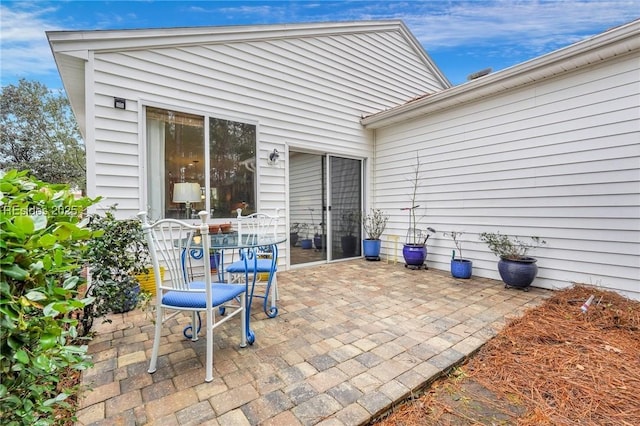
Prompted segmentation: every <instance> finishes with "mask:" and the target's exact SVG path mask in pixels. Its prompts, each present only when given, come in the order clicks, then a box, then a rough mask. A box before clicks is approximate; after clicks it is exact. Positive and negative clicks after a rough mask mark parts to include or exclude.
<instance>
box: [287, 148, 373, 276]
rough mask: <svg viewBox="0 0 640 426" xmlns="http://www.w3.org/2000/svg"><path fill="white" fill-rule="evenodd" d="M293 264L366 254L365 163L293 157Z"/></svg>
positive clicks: (304, 155)
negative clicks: (362, 221)
mask: <svg viewBox="0 0 640 426" xmlns="http://www.w3.org/2000/svg"><path fill="white" fill-rule="evenodd" d="M289 182H290V183H289V194H290V195H289V196H290V199H289V206H290V223H291V229H290V245H291V264H292V265H298V264H302V263H313V262H326V261H330V260H336V259H345V258H350V257H359V256H360V254H361V249H360V247H361V243H360V241H361V239H362V234H361V226H360V212H361V210H362V161H361V160H354V159H348V158H340V157H335V156H331V155H319V154H309V153H301V152H294V151H292V152H290V153H289Z"/></svg>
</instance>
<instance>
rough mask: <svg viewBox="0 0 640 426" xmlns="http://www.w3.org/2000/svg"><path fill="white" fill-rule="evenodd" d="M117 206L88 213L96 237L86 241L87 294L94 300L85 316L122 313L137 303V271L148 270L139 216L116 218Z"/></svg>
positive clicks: (138, 289) (138, 288)
mask: <svg viewBox="0 0 640 426" xmlns="http://www.w3.org/2000/svg"><path fill="white" fill-rule="evenodd" d="M115 210H116V206H112V207H111V208H110V209H109V210H107V211H106V212H105V213H104V215H99V214H94V215H92V216H91V217H90V222H89V228H90V229H92V230H94V231H97V232H99V235H100V236H99V237H98V238H94V239H92V240H91V241H90V242H89V249H88V251H87V259H86V260H87V263H88V265H89V270H90V274H91V284H90V286H89V289H88V294H89V295H90V296H93V297H95V302H94V303H93V305H92V307H91V308H90V309H91V310H90V312H87V314H88V318H87V319H89V318H97V317H102V316H104V315H106V314H108V313H111V312H114V313H121V312H127V311H129V310H131V309H133V308H134V307H135V306H136V304H137V299H138V294H139V292H140V286H139V283H138V280H137V279H136V277H135V275H136V274H141V273H145V272H147V269H148V265H149V262H150V259H149V254H148V250H147V246H146V242H145V240H144V238H143V234H142V225H141V223H140V221H139V220H138V219H134V218H130V219H117V218H116V217H115Z"/></svg>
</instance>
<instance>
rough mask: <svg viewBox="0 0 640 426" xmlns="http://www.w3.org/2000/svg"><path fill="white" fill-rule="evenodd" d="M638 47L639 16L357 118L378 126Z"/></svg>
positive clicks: (555, 73)
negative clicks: (530, 57)
mask: <svg viewBox="0 0 640 426" xmlns="http://www.w3.org/2000/svg"><path fill="white" fill-rule="evenodd" d="M639 49H640V19H639V20H635V21H633V22H630V23H628V24H625V25H622V26H620V27H617V28H614V29H611V30H609V31H607V32H604V33H602V34H599V35H596V36H594V37H591V38H589V39H586V40H583V41H580V42H578V43H575V44H572V45H570V46H568V47H565V48H563V49H560V50H556V51H555V52H551V53H549V54H547V55H544V56H540V57H538V58H534V59H532V60H529V61H527V62H523V63H522V64H518V65H515V66H512V67H509V68H506V69H504V70H502V71H499V72H496V73H495V74H489V75H486V76H484V77H480V78H478V79H477V80H472V81H469V82H466V83H463V84H461V85H459V86H454V87H452V88H450V89H446V90H444V91H442V92H437V93H432V94H426V95H425V97H423V98H420V99H418V100H415V101H410V102H408V103H406V104H403V105H400V106H397V107H395V108H391V109H389V110H386V111H382V112H379V113H376V114H373V115H370V116H368V117H364V118H363V119H362V120H360V122H361V124H362V125H363V126H364V127H365V128H366V129H378V128H381V127H385V126H389V125H391V124H395V123H398V122H402V121H406V120H409V119H412V118H415V117H417V116H421V115H425V114H428V113H430V112H434V111H439V110H443V109H446V108H450V107H452V106H455V105H459V104H464V103H468V102H471V101H475V100H478V99H481V98H483V97H486V96H492V95H494V94H497V93H499V92H502V91H505V90H510V89H513V88H516V87H521V86H524V85H527V84H531V83H533V82H536V81H540V80H542V79H545V78H550V77H553V76H556V75H559V74H562V73H565V72H568V71H572V70H575V69H578V68H581V67H583V66H589V65H593V64H595V63H598V62H603V61H606V60H608V59H610V58H612V57H616V56H621V55H624V54H628V53H630V52H633V51H636V50H639Z"/></svg>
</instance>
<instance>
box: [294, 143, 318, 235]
mask: <svg viewBox="0 0 640 426" xmlns="http://www.w3.org/2000/svg"><path fill="white" fill-rule="evenodd" d="M321 161H322V157H321V156H319V155H313V154H306V153H299V152H298V153H292V156H291V162H290V166H289V191H290V196H289V199H290V201H291V202H290V204H289V220H290V222H291V223H292V224H293V223H298V224H305V225H307V228H306V234H305V231H302V232H301V234H300V235H299V236H300V238H303V237H305V236H307V237H309V238H312V237H313V234H314V231H315V230H314V225H318V224H319V223H320V220H321V215H322V204H323V203H322V199H323V194H322V162H321ZM309 206H312V207H311V208H313V209H314V211H313V212H310V211H309V208H310V207H309Z"/></svg>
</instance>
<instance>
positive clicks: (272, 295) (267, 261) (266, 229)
mask: <svg viewBox="0 0 640 426" xmlns="http://www.w3.org/2000/svg"><path fill="white" fill-rule="evenodd" d="M278 210H279V209H277V210H276V214H275V216H270V215H268V214H265V213H253V214H250V215H248V216H242V209H237V210H236V211H237V213H238V217H237V220H238V238H239V239H240V240H241V241H243V242H247V243H249V244H257V243H259V242H260V241H261V239H262V238H263V237H265V236H267V237H269V236H270V237H273V238H272V239H273V241H275V240H276V239H277V232H278V220H279V216H278ZM277 250H278V248H277V246H275V245H266V246H261V247H258V249H257V250H248V249H242V250H240V260H238V261H235V262H233V263H231V264H230V265H228V266H227V267H226V268H225V271H226V272H227V276H228V281H229V282H230V283H233V282H238V281H239V280H244V279H246V277H247V275H248V276H249V277H250V281H254V280H255V281H254V282H255V285H256V286H264V287H265V289H264V293H263V294H253V293H252V294H251V297H250V299H252V298H253V297H259V298H263V299H264V313H265V314H267V316H268V317H269V318H275V316H276V315H278V307H277V306H276V301H277V300H278V299H279V294H278V277H277V275H276V273H277V270H278V265H277V263H278V262H277ZM253 256H257V259H255V260H254V259H253V258H252V257H253ZM247 257H249V259H248V260H247ZM250 291H252V292H253V288H251V290H250ZM269 299H271V304H270V306H269Z"/></svg>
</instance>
